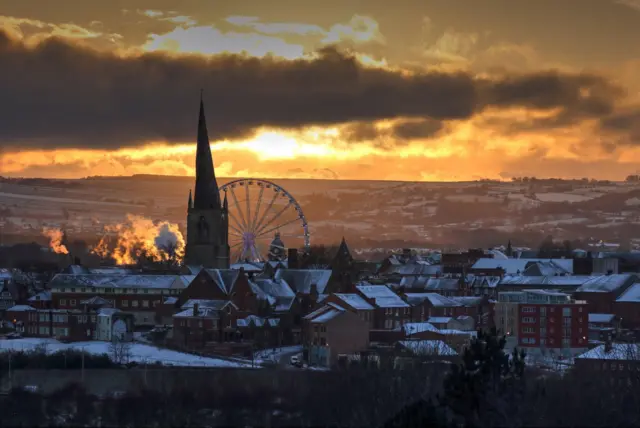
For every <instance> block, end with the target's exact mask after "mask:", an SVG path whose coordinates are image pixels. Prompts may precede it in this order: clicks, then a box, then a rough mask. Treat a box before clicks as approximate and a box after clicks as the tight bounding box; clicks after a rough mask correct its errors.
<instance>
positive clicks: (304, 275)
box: [274, 269, 331, 294]
mask: <svg viewBox="0 0 640 428" xmlns="http://www.w3.org/2000/svg"><path fill="white" fill-rule="evenodd" d="M274 279H276V280H280V279H284V280H285V281H286V282H287V284H289V286H290V287H291V288H292V289H293V290H294V291H295V292H296V293H301V294H310V293H311V286H312V285H313V284H315V285H316V288H317V291H318V294H324V292H325V289H326V288H327V285H329V280H330V279H331V270H329V269H278V270H277V271H276V274H275V278H274Z"/></svg>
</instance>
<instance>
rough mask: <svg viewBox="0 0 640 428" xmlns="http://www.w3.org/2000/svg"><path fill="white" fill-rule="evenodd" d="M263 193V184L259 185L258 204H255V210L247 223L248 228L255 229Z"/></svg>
mask: <svg viewBox="0 0 640 428" xmlns="http://www.w3.org/2000/svg"><path fill="white" fill-rule="evenodd" d="M263 193H264V186H260V193H258V204H257V205H256V212H255V213H254V214H253V220H252V221H251V222H250V223H249V230H251V231H253V230H255V229H254V227H255V226H256V222H257V221H258V214H259V213H260V205H261V204H262V194H263Z"/></svg>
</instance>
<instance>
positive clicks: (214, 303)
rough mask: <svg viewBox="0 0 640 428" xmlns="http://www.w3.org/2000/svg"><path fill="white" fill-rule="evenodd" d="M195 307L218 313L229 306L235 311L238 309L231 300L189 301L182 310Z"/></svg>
mask: <svg viewBox="0 0 640 428" xmlns="http://www.w3.org/2000/svg"><path fill="white" fill-rule="evenodd" d="M195 305H198V307H199V308H208V309H213V310H216V311H220V310H222V309H224V308H225V307H226V306H227V305H231V306H233V307H234V308H235V309H238V307H237V306H236V305H235V304H233V302H232V301H230V300H208V299H189V300H187V301H186V302H185V303H184V305H182V306H181V307H180V309H189V308H193V307H194V306H195Z"/></svg>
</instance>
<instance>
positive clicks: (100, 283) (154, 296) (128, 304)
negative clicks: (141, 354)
mask: <svg viewBox="0 0 640 428" xmlns="http://www.w3.org/2000/svg"><path fill="white" fill-rule="evenodd" d="M194 278H195V276H193V275H113V274H79V275H76V274H58V275H56V276H54V277H53V279H52V280H51V282H50V283H49V288H50V290H51V306H52V307H53V308H56V309H66V310H74V309H78V308H79V307H80V306H81V302H82V301H84V300H88V299H91V298H92V297H100V298H102V299H104V300H106V301H107V302H109V303H110V305H111V307H114V308H116V309H120V310H122V311H124V312H129V313H132V314H133V315H134V317H135V323H136V325H147V326H151V325H154V324H155V313H156V307H157V306H159V305H160V304H161V303H162V302H163V301H164V300H165V299H166V298H167V297H170V296H178V295H180V293H181V292H182V290H184V289H185V288H186V287H187V286H188V285H189V284H190V283H191V281H192V280H193V279H194Z"/></svg>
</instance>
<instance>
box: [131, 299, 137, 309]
mask: <svg viewBox="0 0 640 428" xmlns="http://www.w3.org/2000/svg"><path fill="white" fill-rule="evenodd" d="M131 306H132V307H134V308H137V307H138V301H137V300H132V301H131Z"/></svg>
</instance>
